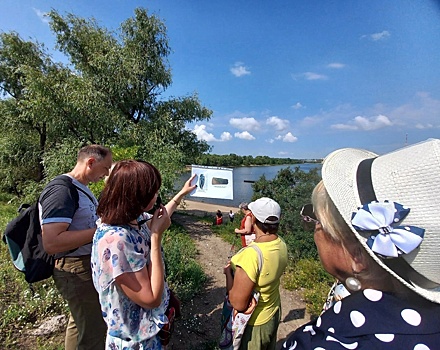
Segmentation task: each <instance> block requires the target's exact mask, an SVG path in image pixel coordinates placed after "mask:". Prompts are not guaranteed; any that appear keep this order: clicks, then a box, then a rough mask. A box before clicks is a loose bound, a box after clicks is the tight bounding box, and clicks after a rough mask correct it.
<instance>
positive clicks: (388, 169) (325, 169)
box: [322, 139, 440, 303]
mask: <svg viewBox="0 0 440 350" xmlns="http://www.w3.org/2000/svg"><path fill="white" fill-rule="evenodd" d="M322 179H323V182H324V186H325V188H326V190H327V192H328V194H329V195H330V198H331V199H332V201H333V202H334V204H335V206H336V208H337V209H338V211H339V213H340V214H341V215H342V217H343V218H344V220H345V222H346V223H347V225H348V226H349V227H350V228H351V230H352V231H353V233H354V234H355V236H356V237H357V238H358V240H359V241H360V242H361V243H362V245H363V246H364V247H365V249H366V250H367V251H368V253H369V254H370V255H371V256H372V257H373V259H374V260H375V261H376V262H377V263H378V264H379V265H380V266H382V267H383V268H384V269H385V270H386V271H388V272H389V273H390V274H392V275H393V276H395V277H396V278H397V279H398V280H399V281H401V282H402V283H403V284H404V285H406V286H407V287H408V288H410V289H412V290H413V291H415V292H416V293H418V294H419V295H421V296H423V297H424V298H426V299H428V300H430V301H433V302H436V303H440V140H438V139H429V140H426V141H424V142H421V143H418V144H414V145H411V146H407V147H405V148H402V149H399V150H396V151H394V152H391V153H387V154H385V155H381V156H378V155H376V154H375V153H372V152H369V151H366V150H361V149H353V148H344V149H340V150H337V151H334V152H332V153H331V154H329V155H328V156H327V157H326V158H325V160H324V162H323V166H322ZM374 200H377V201H379V202H381V201H385V200H388V201H390V202H391V201H392V202H396V203H399V204H401V205H403V206H405V207H408V208H409V209H410V212H409V214H408V215H407V216H406V217H405V218H404V219H403V221H402V223H401V224H402V225H412V226H417V227H420V228H423V229H424V230H425V233H424V238H423V241H422V242H421V244H420V246H419V247H418V248H416V249H414V250H413V251H412V252H410V253H409V254H402V255H401V256H400V257H399V258H381V257H379V256H378V255H376V254H375V253H374V252H373V251H372V250H371V249H370V247H369V246H368V245H367V239H368V237H370V235H371V232H370V233H365V232H363V231H359V232H358V231H357V230H356V229H355V228H354V227H353V225H352V223H351V220H352V216H353V213H355V212H357V211H358V208H359V207H361V206H362V205H363V204H366V203H369V202H371V201H374Z"/></svg>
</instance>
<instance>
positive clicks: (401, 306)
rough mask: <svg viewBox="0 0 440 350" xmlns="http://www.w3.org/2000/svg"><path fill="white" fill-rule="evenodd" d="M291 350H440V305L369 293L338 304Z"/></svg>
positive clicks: (292, 342)
mask: <svg viewBox="0 0 440 350" xmlns="http://www.w3.org/2000/svg"><path fill="white" fill-rule="evenodd" d="M282 348H283V349H288V350H299V349H307V350H309V349H310V350H332V349H338V350H340V349H345V350H346V349H348V350H357V349H364V350H366V349H369V350H371V349H387V350H406V349H408V350H435V349H440V305H438V304H434V303H426V305H423V306H421V305H418V304H416V303H415V302H414V303H411V302H408V301H402V300H401V299H398V298H396V297H395V296H393V295H390V294H386V293H382V292H380V291H377V290H372V289H366V290H364V291H362V292H358V293H355V294H352V295H350V296H348V297H346V298H345V299H342V300H340V301H338V302H337V303H335V305H333V307H332V308H330V309H329V310H327V311H326V312H325V313H323V314H322V315H321V316H320V317H318V318H317V319H316V320H315V321H313V322H310V323H308V324H306V325H304V326H302V327H300V328H299V329H297V330H296V331H295V332H294V333H293V334H292V335H291V336H290V337H289V338H288V339H287V340H286V341H285V342H284V344H283V347H282Z"/></svg>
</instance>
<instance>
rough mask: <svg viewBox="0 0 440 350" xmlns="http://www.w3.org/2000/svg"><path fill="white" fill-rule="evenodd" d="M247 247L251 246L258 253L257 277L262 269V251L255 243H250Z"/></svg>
mask: <svg viewBox="0 0 440 350" xmlns="http://www.w3.org/2000/svg"><path fill="white" fill-rule="evenodd" d="M248 247H249V248H253V249H254V250H255V251H256V252H257V255H258V271H257V278H258V277H259V276H260V273H261V270H262V269H263V261H264V259H263V252H262V251H261V249H260V247H259V246H257V245H256V244H250V245H248Z"/></svg>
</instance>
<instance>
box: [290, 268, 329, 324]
mask: <svg viewBox="0 0 440 350" xmlns="http://www.w3.org/2000/svg"><path fill="white" fill-rule="evenodd" d="M333 282H334V278H333V277H332V276H331V275H330V274H328V273H327V272H326V271H325V270H324V268H323V267H322V265H321V263H320V262H319V261H318V260H314V259H301V260H298V261H296V262H293V261H290V262H289V266H288V268H287V271H286V273H285V275H284V278H283V286H284V288H286V289H288V290H300V291H301V292H302V297H303V299H304V301H305V302H306V308H307V311H308V312H309V313H310V314H311V315H312V317H314V316H318V315H319V314H320V313H321V311H322V306H323V305H324V302H325V300H326V298H327V294H328V292H329V290H330V287H331V285H332V284H333Z"/></svg>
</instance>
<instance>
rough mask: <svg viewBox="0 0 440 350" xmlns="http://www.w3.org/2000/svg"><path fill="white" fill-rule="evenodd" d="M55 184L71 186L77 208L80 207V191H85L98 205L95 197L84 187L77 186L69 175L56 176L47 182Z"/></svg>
mask: <svg viewBox="0 0 440 350" xmlns="http://www.w3.org/2000/svg"><path fill="white" fill-rule="evenodd" d="M54 185H63V186H66V187H68V188H69V190H70V193H71V194H72V197H73V198H74V199H75V200H76V204H75V210H76V209H78V201H79V195H78V191H81V192H82V193H84V194H85V195H86V196H87V198H89V199H90V201H91V202H92V203H93V204H95V205H96V199H93V198H92V196H90V194H88V193H87V192H86V191H84V190H83V189H82V188H80V187H78V186H76V185H75V184H74V183H73V180H72V178H71V177H69V176H67V175H60V176H57V177H56V178H54V179H53V180H52V181H50V182H49V183H48V184H47V186H54ZM47 186H46V187H47Z"/></svg>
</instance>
